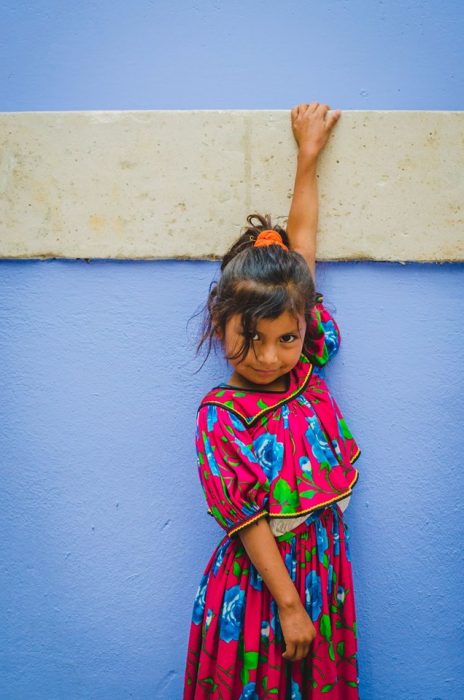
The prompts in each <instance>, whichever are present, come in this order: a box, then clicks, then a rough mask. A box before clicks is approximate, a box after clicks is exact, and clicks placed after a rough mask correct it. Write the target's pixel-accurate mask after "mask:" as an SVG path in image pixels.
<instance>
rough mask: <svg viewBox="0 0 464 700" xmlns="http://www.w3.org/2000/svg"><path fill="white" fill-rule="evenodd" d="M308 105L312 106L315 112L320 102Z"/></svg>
mask: <svg viewBox="0 0 464 700" xmlns="http://www.w3.org/2000/svg"><path fill="white" fill-rule="evenodd" d="M308 107H310V108H311V111H312V112H315V111H316V109H317V108H318V107H319V102H311V104H309V105H308Z"/></svg>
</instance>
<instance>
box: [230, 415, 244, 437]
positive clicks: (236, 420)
mask: <svg viewBox="0 0 464 700" xmlns="http://www.w3.org/2000/svg"><path fill="white" fill-rule="evenodd" d="M230 420H231V423H232V425H233V426H234V428H235V430H238V431H239V432H240V433H241V432H243V431H244V430H245V426H244V425H243V423H242V421H241V420H240V418H237V416H236V415H235V413H231V414H230Z"/></svg>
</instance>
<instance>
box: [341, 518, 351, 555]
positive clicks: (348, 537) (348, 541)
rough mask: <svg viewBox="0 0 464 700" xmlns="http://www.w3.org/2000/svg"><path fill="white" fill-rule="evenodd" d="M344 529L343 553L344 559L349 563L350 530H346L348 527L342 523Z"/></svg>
mask: <svg viewBox="0 0 464 700" xmlns="http://www.w3.org/2000/svg"><path fill="white" fill-rule="evenodd" d="M343 526H344V529H345V553H346V558H347V559H348V561H351V553H350V530H349V528H348V525H347V524H346V523H343Z"/></svg>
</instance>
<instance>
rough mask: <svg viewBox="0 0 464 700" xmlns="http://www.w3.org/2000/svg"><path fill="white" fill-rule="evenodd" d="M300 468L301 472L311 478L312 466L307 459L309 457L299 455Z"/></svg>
mask: <svg viewBox="0 0 464 700" xmlns="http://www.w3.org/2000/svg"><path fill="white" fill-rule="evenodd" d="M299 461H300V468H301V471H302V472H303V474H304V475H305V476H306V477H307V478H308V479H312V478H313V468H312V466H311V462H310V461H309V457H300V460H299Z"/></svg>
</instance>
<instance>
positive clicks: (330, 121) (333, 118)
mask: <svg viewBox="0 0 464 700" xmlns="http://www.w3.org/2000/svg"><path fill="white" fill-rule="evenodd" d="M341 116H342V113H341V111H340V110H339V109H337V110H335V112H331V113H330V114H327V115H326V122H327V125H328V127H329V129H331V128H332V127H333V125H334V124H335V122H337V121H338V120H339V119H340V117H341Z"/></svg>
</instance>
